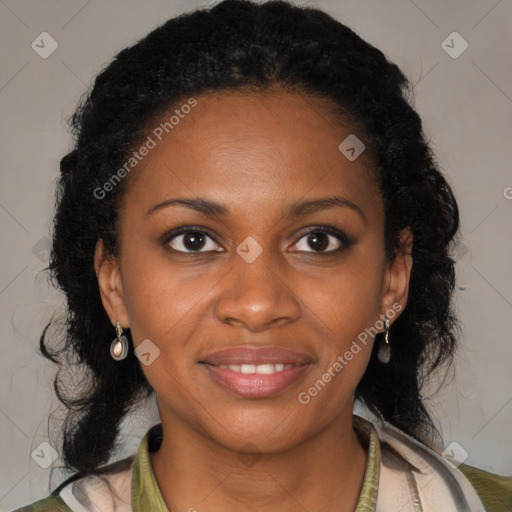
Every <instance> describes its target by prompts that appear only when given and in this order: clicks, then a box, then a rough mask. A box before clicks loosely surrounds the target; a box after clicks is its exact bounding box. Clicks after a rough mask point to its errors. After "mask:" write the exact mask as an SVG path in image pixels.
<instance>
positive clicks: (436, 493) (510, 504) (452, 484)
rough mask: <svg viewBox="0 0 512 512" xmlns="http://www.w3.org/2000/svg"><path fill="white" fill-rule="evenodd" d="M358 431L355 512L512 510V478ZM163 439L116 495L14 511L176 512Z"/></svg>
mask: <svg viewBox="0 0 512 512" xmlns="http://www.w3.org/2000/svg"><path fill="white" fill-rule="evenodd" d="M353 425H354V429H355V430H356V432H357V433H358V435H359V436H360V439H361V440H362V442H363V443H364V444H365V445H366V447H367V452H368V459H367V465H366V470H365V474H364V479H363V484H362V487H361V491H360V496H359V500H358V503H357V506H356V509H355V512H416V511H418V510H420V511H422V512H452V511H453V512H508V511H512V477H502V476H499V475H494V474H492V473H489V472H487V471H482V470H479V469H477V468H473V467H471V466H467V465H464V464H462V465H460V466H459V468H455V467H453V466H452V465H451V464H450V463H448V462H447V461H446V460H445V459H443V457H441V456H440V455H439V454H437V453H436V452H434V451H433V450H430V449H429V448H427V447H426V446H424V445H423V444H421V443H419V442H417V441H416V440H414V439H413V438H411V437H410V436H408V435H407V434H405V433H404V432H402V431H400V430H398V429H397V428H395V427H393V426H392V425H390V424H389V423H386V422H377V421H372V422H370V421H368V420H366V419H364V418H361V417H360V416H357V415H354V416H353ZM161 436H162V430H161V425H155V426H154V427H152V428H151V429H150V430H149V431H148V432H147V433H146V435H145V436H144V437H143V439H142V441H141V443H140V445H139V448H138V450H137V454H136V455H135V456H134V457H132V458H131V459H130V460H129V461H127V462H129V465H128V467H127V468H126V469H124V470H123V471H120V472H118V473H116V474H112V475H108V476H107V480H108V482H109V483H110V484H111V486H112V488H113V490H114V491H115V493H113V492H111V491H110V490H109V489H108V487H107V486H106V485H105V484H104V483H103V482H102V480H100V479H99V478H98V477H86V478H82V479H80V480H77V481H75V482H73V483H70V484H68V485H66V486H65V487H64V488H63V489H62V490H61V491H60V492H56V491H54V493H52V494H51V495H50V496H49V497H48V498H45V499H43V500H40V501H38V502H35V503H33V504H32V505H27V506H25V507H21V508H19V509H17V510H16V511H14V512H49V511H52V512H69V511H70V510H71V511H73V512H85V511H88V512H90V511H93V512H110V511H116V512H130V511H133V512H149V511H150V512H168V509H167V507H166V505H165V502H164V500H163V498H162V495H161V493H160V489H159V488H158V484H157V482H156V479H155V476H154V474H153V470H152V468H151V462H150V456H149V454H150V452H153V451H156V450H158V448H159V446H160V442H161ZM115 494H117V495H118V497H116V496H115ZM333 512H335V508H333Z"/></svg>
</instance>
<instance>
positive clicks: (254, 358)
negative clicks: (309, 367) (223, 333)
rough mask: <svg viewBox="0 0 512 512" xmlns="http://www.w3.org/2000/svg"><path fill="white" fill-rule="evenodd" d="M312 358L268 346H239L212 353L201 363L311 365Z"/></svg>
mask: <svg viewBox="0 0 512 512" xmlns="http://www.w3.org/2000/svg"><path fill="white" fill-rule="evenodd" d="M312 361H313V360H312V358H311V356H309V355H308V354H305V353H303V352H297V351H295V350H290V349H286V348H283V347H277V346H275V345H272V346H270V345H267V346H265V347H248V346H239V347H232V348H226V349H223V350H218V351H216V352H212V353H210V354H208V355H207V356H206V357H204V358H203V359H202V360H201V361H200V362H201V363H208V364H212V365H215V366H218V365H220V364H228V365H229V364H256V365H258V364H264V363H270V364H278V363H281V364H309V363H311V362H312Z"/></svg>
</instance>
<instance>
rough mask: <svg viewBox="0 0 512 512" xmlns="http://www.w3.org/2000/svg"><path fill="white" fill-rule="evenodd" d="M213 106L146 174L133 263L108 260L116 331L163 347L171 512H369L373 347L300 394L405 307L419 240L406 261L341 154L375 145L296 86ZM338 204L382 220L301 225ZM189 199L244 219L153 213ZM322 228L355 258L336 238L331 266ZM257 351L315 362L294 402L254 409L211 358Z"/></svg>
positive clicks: (165, 489) (370, 194)
mask: <svg viewBox="0 0 512 512" xmlns="http://www.w3.org/2000/svg"><path fill="white" fill-rule="evenodd" d="M196 99H197V101H198V104H197V106H196V107H195V108H194V109H193V110H192V111H191V112H190V113H189V114H188V115H187V116H184V118H183V119H181V120H180V122H179V124H178V125H177V126H175V127H174V129H173V131H172V132H170V133H169V135H168V136H166V137H165V138H164V139H163V140H162V141H160V142H158V144H157V146H156V147H155V148H154V149H152V150H151V151H150V153H149V154H148V155H147V156H146V157H145V158H144V159H143V160H142V161H141V162H140V163H139V164H138V166H137V168H136V170H134V171H133V174H132V175H130V177H129V180H130V181H129V183H128V186H127V190H126V193H125V196H124V200H123V203H122V205H121V209H120V212H119V213H120V215H119V229H120V257H119V260H117V259H115V258H112V257H109V256H110V255H109V254H107V253H106V252H105V250H104V248H103V244H102V242H101V240H99V241H98V244H97V247H96V254H95V269H96V274H97V277H98V282H99V285H100V291H101V297H102V301H103V304H104V307H105V310H106V311H107V313H108V315H109V317H110V319H111V321H112V325H115V323H116V321H119V322H120V323H121V326H122V327H123V328H128V327H129V328H130V329H131V334H132V337H133V340H134V345H135V346H138V345H139V344H140V343H141V342H142V341H143V340H145V339H150V340H151V342H152V343H154V344H155V345H156V346H157V347H158V348H159V350H160V355H159V356H158V357H157V358H156V359H155V360H154V361H153V362H152V363H151V364H150V365H148V366H145V365H143V366H142V368H143V370H144V372H145V375H146V376H147V379H148V380H149V382H150V383H151V385H152V386H153V389H154V390H155V392H156V395H157V403H158V408H159V412H160V418H161V422H162V427H163V432H164V439H163V442H162V446H161V448H160V450H159V451H158V452H156V453H155V454H153V455H152V458H151V464H152V467H153V471H154V474H155V477H156V479H157V482H158V485H159V487H160V489H161V492H162V496H163V498H164V500H165V502H166V504H167V506H168V508H169V509H170V510H171V511H178V510H189V509H191V507H194V508H195V509H197V510H198V511H201V512H202V511H208V512H214V511H226V510H240V509H243V510H247V511H253V510H254V511H256V510H258V511H267V510H268V511H270V510H272V511H275V510H280V511H283V512H286V511H292V510H293V511H296V510H308V511H317V512H320V511H332V510H334V507H333V503H336V507H335V509H336V510H340V511H353V510H354V508H355V506H356V503H357V500H358V496H359V492H360V489H361V485H362V482H363V476H364V471H365V467H366V462H367V452H366V448H365V446H364V444H363V443H362V442H361V441H360V440H359V438H358V436H357V435H356V433H355V431H354V430H353V428H352V410H353V405H354V392H355V389H356V386H357V384H358V382H359V381H360V379H361V378H362V376H363V374H364V371H365V369H366V366H367V364H368V360H369V357H370V353H371V345H372V342H373V339H370V342H369V343H368V344H367V346H366V347H365V346H362V350H361V351H360V352H359V353H358V354H357V355H355V356H354V358H353V359H352V360H351V361H350V362H349V364H347V365H346V366H345V367H344V368H343V370H342V371H341V372H340V373H339V374H337V375H336V377H335V378H333V379H332V380H331V382H329V383H328V384H327V385H326V386H325V388H324V389H322V391H321V392H319V393H318V395H317V396H315V397H313V398H312V399H311V401H310V402H309V403H308V404H301V403H300V402H299V401H298V399H297V397H298V394H299V393H300V392H302V391H307V390H308V388H310V387H311V386H312V384H313V383H314V382H315V381H316V380H317V379H319V378H321V377H322V375H323V374H324V373H325V372H326V371H327V370H328V369H329V368H330V367H332V364H333V362H334V361H335V360H336V357H337V356H338V355H342V354H344V353H345V352H346V351H347V350H348V348H349V347H350V345H351V343H352V342H353V340H355V339H356V338H357V336H358V334H359V333H361V332H362V331H364V330H365V328H368V327H370V326H374V325H375V322H376V321H377V320H379V319H380V318H382V316H381V315H383V314H385V313H386V311H388V310H390V308H391V307H392V305H393V304H395V305H396V304H399V305H400V306H401V308H402V309H403V308H404V307H405V305H406V302H407V292H408V287H409V278H410V271H411V266H412V257H411V256H410V252H411V246H412V235H411V233H410V231H409V229H405V230H404V231H403V232H402V241H403V248H402V250H401V251H399V253H398V255H397V256H396V258H395V259H394V260H392V261H388V260H387V258H386V255H385V252H384V209H383V203H382V198H381V195H380V193H379V190H378V188H377V186H376V185H375V182H374V181H373V180H372V175H371V172H370V170H369V166H370V165H371V162H370V160H369V158H368V157H367V155H366V154H365V153H363V154H362V155H361V156H360V157H358V158H357V159H356V160H354V161H349V160H348V159H347V158H346V157H345V156H344V155H343V154H342V153H341V152H340V151H339V149H338V145H339V144H340V142H341V141H343V140H344V139H345V138H346V137H347V136H348V135H349V134H350V133H356V134H357V132H355V131H354V129H351V128H350V126H349V125H348V124H346V123H345V124H344V123H340V122H336V121H335V118H334V117H333V116H332V115H331V114H330V112H329V110H328V103H326V101H324V100H321V99H318V98H315V97H312V96H306V95H305V94H299V93H294V92H287V91H284V90H274V91H271V92H270V93H268V94H266V95H258V94H255V93H251V94H243V93H240V92H232V91H231V92H223V93H217V94H215V95H212V94H205V95H201V96H197V97H196ZM173 110H174V109H170V113H171V114H172V112H173ZM169 115H170V114H169ZM168 117H169V116H163V119H168ZM249 120H250V122H249ZM159 122H160V121H159ZM156 125H158V122H157V123H156V124H155V126H156ZM360 138H361V139H362V138H363V136H362V135H361V134H360ZM332 195H339V196H343V197H344V198H346V199H348V200H350V201H352V202H353V203H355V204H356V205H357V206H358V208H359V209H360V210H361V211H362V213H363V215H364V217H365V219H363V217H362V216H361V215H360V214H359V213H357V211H355V210H353V209H351V208H349V207H330V208H325V209H322V210H320V211H317V212H312V213H311V212H310V213H306V214H304V215H302V216H300V217H296V218H287V217H285V216H284V215H283V212H284V210H285V208H286V206H287V205H288V204H290V203H292V202H294V201H299V200H304V199H306V200H310V199H316V198H321V197H326V196H332ZM177 197H180V198H183V197H187V198H189V197H204V198H208V199H210V200H214V201H217V202H220V203H223V204H225V205H226V207H227V208H229V212H230V213H229V214H227V215H222V216H220V215H205V214H203V213H199V212H197V211H195V210H193V209H190V208H187V207H185V206H172V207H167V208H162V209H160V210H158V211H156V212H155V213H153V214H151V215H148V214H147V212H148V210H149V209H150V208H151V207H153V206H154V205H156V204H158V203H161V202H163V201H166V200H168V199H171V198H177ZM320 225H327V226H331V227H333V228H336V229H338V230H341V231H342V232H344V233H346V234H347V235H349V236H351V237H353V238H354V239H355V243H354V244H353V245H351V246H348V247H345V248H343V247H344V245H343V243H342V242H339V241H338V240H337V239H336V237H335V236H333V235H330V234H325V235H324V237H325V238H324V239H325V244H326V246H325V248H324V249H321V250H324V251H326V250H327V251H331V250H333V249H336V248H338V247H339V246H341V247H342V248H343V250H342V251H340V252H331V253H329V254H320V253H319V252H318V249H316V251H315V246H314V244H313V245H312V244H311V243H310V242H308V240H310V238H309V237H308V236H307V234H308V232H310V231H315V229H314V228H315V227H318V226H320ZM181 226H201V227H202V228H204V229H206V230H207V231H209V233H210V234H211V238H209V237H207V238H206V239H205V243H204V245H203V246H202V247H201V248H200V251H202V252H200V253H199V254H197V251H196V253H193V252H191V249H190V244H189V246H188V248H187V246H186V245H184V242H185V240H184V238H186V237H183V236H177V237H176V238H174V240H173V241H171V242H169V243H168V244H167V246H165V245H164V244H163V243H162V240H161V239H162V237H163V236H164V235H165V234H166V233H167V232H168V231H169V230H170V229H172V228H176V227H181ZM248 236H250V237H253V238H254V239H255V240H256V241H257V242H258V243H259V244H260V246H261V247H262V249H263V252H262V253H261V254H260V255H259V256H258V257H257V258H256V260H255V261H253V262H252V263H247V262H246V261H245V260H244V259H242V258H241V257H240V256H239V254H238V253H237V252H236V248H237V246H238V245H239V244H241V242H242V241H244V240H245V239H246V238H247V237H248ZM324 239H322V240H324ZM327 243H328V244H329V245H328V246H327ZM171 244H172V245H171ZM172 248H174V249H175V251H174V252H173V251H172ZM215 249H221V250H220V251H215ZM187 250H188V251H189V252H186V251H187ZM178 251H183V252H178ZM397 317H398V314H397V315H396V316H395V318H394V320H396V318H397ZM381 330H383V329H381ZM390 341H391V344H392V339H391V340H390ZM243 344H248V345H252V346H263V345H279V346H281V347H285V348H292V349H294V350H298V351H300V352H304V353H307V354H309V355H310V356H311V358H312V359H313V361H314V362H313V364H312V365H311V366H310V368H309V369H308V370H307V371H306V372H305V373H304V374H303V375H302V377H301V378H300V379H299V381H298V382H296V383H295V384H294V385H292V386H291V387H289V388H287V389H285V390H283V391H281V392H280V393H278V394H277V395H274V396H272V397H269V398H260V399H250V398H244V397H240V396H237V395H235V394H233V393H232V392H230V391H229V390H226V389H225V388H223V387H221V386H220V385H219V384H217V383H216V382H215V381H213V380H212V379H211V378H210V377H209V374H208V372H207V371H206V370H205V368H204V367H203V366H202V365H200V364H199V363H198V361H200V360H201V358H202V357H204V356H205V355H206V354H208V353H209V352H212V351H214V350H219V349H222V348H226V347H233V346H239V345H243ZM131 356H133V354H132V355H131Z"/></svg>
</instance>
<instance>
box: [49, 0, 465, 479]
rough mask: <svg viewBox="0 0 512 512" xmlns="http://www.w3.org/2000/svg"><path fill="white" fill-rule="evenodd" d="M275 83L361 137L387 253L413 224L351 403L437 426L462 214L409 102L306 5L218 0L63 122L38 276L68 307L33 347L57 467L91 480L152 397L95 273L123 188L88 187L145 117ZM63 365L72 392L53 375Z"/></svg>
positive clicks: (390, 76)
mask: <svg viewBox="0 0 512 512" xmlns="http://www.w3.org/2000/svg"><path fill="white" fill-rule="evenodd" d="M274 86H277V87H282V88H285V89H288V90H290V91H299V92H300V93H303V94H304V96H305V97H306V98H307V97H308V95H312V96H313V95H314V96H315V97H320V98H323V99H326V100H329V101H328V103H329V104H330V105H331V109H332V114H333V115H334V116H337V118H338V119H340V120H341V121H342V122H347V121H348V122H349V123H350V124H351V125H352V126H355V127H357V130H358V131H357V133H358V135H359V134H360V135H361V137H360V138H362V139H363V140H364V141H365V144H366V153H367V154H368V155H371V160H372V162H373V166H372V167H373V168H372V170H373V176H374V178H375V179H376V181H377V182H378V185H379V187H380V191H381V193H382V198H383V202H384V208H385V233H384V235H385V242H386V253H387V254H388V256H389V257H391V258H392V257H393V256H394V255H395V254H396V251H397V249H399V248H400V240H399V237H398V235H399V233H400V231H401V230H402V229H403V228H405V227H410V229H411V232H412V234H413V237H414V243H413V248H412V256H413V267H412V271H411V279H410V287H409V296H408V303H407V306H406V307H405V309H404V310H403V312H402V314H401V315H400V316H399V317H398V319H397V320H396V321H395V322H394V323H393V325H392V327H391V330H390V338H391V340H392V355H391V360H390V362H389V364H387V365H383V364H381V363H379V361H378V359H377V357H376V350H375V348H376V347H377V345H378V343H375V347H374V350H373V352H372V355H371V358H370V362H369V365H368V367H367V370H366V372H365V374H364V376H363V378H362V380H361V381H360V383H359V385H358V387H357V389H356V398H359V399H360V400H362V401H363V402H364V403H365V404H366V405H367V407H368V408H369V409H370V410H371V411H372V412H373V413H374V414H376V415H377V416H378V417H381V418H383V419H385V420H386V421H388V422H390V423H391V424H393V425H395V426H396V427H398V428H400V429H402V430H403V431H405V432H406V433H408V434H410V435H411V436H413V437H414V438H416V439H419V440H422V441H423V442H427V441H426V440H428V439H429V436H431V435H432V433H433V432H435V431H436V429H435V426H434V422H433V421H432V419H431V417H430V415H429V413H428V411H427V408H426V406H425V403H424V398H422V396H421V391H422V388H423V384H424V382H425V380H426V377H428V376H430V375H431V374H432V372H433V371H434V370H436V369H438V368H440V367H441V366H444V365H443V364H442V363H446V362H451V360H452V358H453V354H454V351H455V348H456V342H457V337H458V336H457V335H456V333H455V331H456V330H457V329H458V328H459V321H458V319H457V318H456V316H455V314H454V312H453V309H452V307H453V304H452V293H453V290H454V286H455V270H454V266H455V261H454V259H452V257H451V253H450V249H451V246H452V244H454V243H455V242H456V240H455V235H456V234H457V231H458V229H459V211H458V207H457V203H456V201H455V198H454V195H453V193H452V190H451V188H450V186H449V184H448V183H447V181H446V179H445V177H444V176H443V174H442V172H441V170H440V168H439V165H438V164H437V163H436V161H435V156H434V154H433V151H432V149H431V148H430V146H429V143H428V141H427V140H426V137H425V134H424V131H423V128H422V123H421V119H420V117H419V115H418V114H417V113H416V111H415V110H414V109H413V107H412V106H411V105H410V102H409V100H408V98H409V97H410V93H411V89H412V87H411V84H410V82H409V81H408V79H407V78H406V77H405V76H404V74H403V73H402V72H401V70H400V69H399V68H398V66H397V65H396V64H394V63H392V62H390V61H389V60H388V59H387V58H386V56H385V55H384V54H383V53H382V51H380V50H378V49H377V48H375V47H373V46H372V45H370V44H369V43H367V42H365V41H364V40H363V39H362V38H361V37H359V36H358V35H357V34H356V33H355V32H354V31H353V30H352V29H350V28H348V27H347V26H345V25H343V24H342V23H340V22H339V21H337V20H335V19H334V18H332V17H331V16H329V15H328V14H326V13H324V12H322V11H320V10H318V9H314V8H306V7H298V6H293V5H291V4H289V3H288V2H286V1H279V0H273V1H269V2H266V3H263V4H256V3H253V2H251V1H249V0H225V1H222V2H220V3H218V4H216V5H215V6H213V7H212V8H209V9H202V10H196V11H194V12H192V13H186V14H183V15H180V16H178V17H176V18H173V19H170V20H168V21H167V22H165V23H164V24H162V25H161V26H159V27H157V28H156V29H155V30H153V31H152V32H151V33H149V34H148V35H147V36H146V37H144V38H143V39H142V40H140V41H138V42H137V43H136V44H134V45H133V46H131V47H129V48H126V49H124V50H122V51H121V52H120V53H119V54H118V55H117V56H116V57H115V58H114V60H113V61H112V62H111V63H110V64H109V65H108V66H107V67H106V68H105V69H103V70H102V71H101V72H100V73H99V75H98V76H97V77H96V80H95V82H94V86H93V87H92V90H91V91H90V92H89V93H88V94H86V95H84V96H83V97H82V100H81V102H80V104H79V106H78V108H77V110H76V112H75V113H74V114H73V115H72V117H71V118H70V125H71V130H72V133H73V135H74V141H75V143H74V149H73V150H72V151H71V152H70V153H69V154H67V155H66V156H64V157H63V158H62V160H61V162H60V171H61V174H60V177H59V179H58V183H57V193H56V196H57V201H56V210H55V218H54V232H53V245H52V249H51V255H50V263H49V267H48V270H49V274H50V276H51V279H52V283H53V284H54V285H55V286H57V287H59V288H60V289H61V290H62V291H63V292H64V294H65V296H66V299H67V307H68V309H67V317H66V319H65V321H66V323H65V329H66V332H65V337H64V339H63V340H61V342H62V345H61V346H60V347H57V346H54V347H53V348H50V344H47V343H46V341H45V338H47V337H48V336H47V329H48V327H49V326H50V325H51V324H52V320H50V322H49V323H48V325H46V327H45V329H44V331H43V333H42V335H41V340H40V347H41V351H42V353H43V354H44V355H45V356H46V357H48V358H50V359H52V360H53V361H54V362H56V363H57V364H59V366H60V370H59V372H58V373H57V376H56V378H55V383H54V387H55V390H56V393H57V396H58V397H59V399H60V400H61V402H63V403H64V404H65V406H66V407H67V409H68V414H67V417H66V420H65V422H64V426H63V430H62V437H63V441H62V442H63V445H62V458H63V462H64V464H65V467H66V468H67V469H68V470H71V471H78V473H77V474H81V475H85V474H92V473H101V471H102V467H103V466H104V465H105V464H106V463H107V462H108V461H109V460H110V459H111V457H112V455H113V454H114V453H115V450H116V441H117V438H118V435H119V432H120V424H121V421H122V419H123V418H124V417H125V416H126V414H127V413H128V412H129V411H130V410H131V409H132V408H133V406H134V405H135V404H136V403H137V402H138V401H139V400H140V399H142V398H147V397H149V396H151V394H152V393H153V390H152V388H151V386H150V385H149V383H148V381H147V380H146V378H145V376H144V373H143V371H142V369H141V366H140V363H139V361H138V360H137V358H135V357H133V356H131V357H128V358H126V359H125V360H123V361H121V362H116V361H113V360H112V358H111V357H110V354H109V345H110V342H111V340H112V338H113V336H114V330H113V327H112V324H111V322H110V319H109V318H108V316H107V314H106V312H105V310H104V308H103V305H102V302H101V299H100V293H99V288H98V282H97V278H96V274H95V270H94V266H93V257H94V250H95V245H96V242H97V240H98V239H100V238H101V239H102V240H103V241H104V243H105V246H106V249H107V250H108V251H109V253H111V254H112V255H115V256H118V254H119V251H118V248H119V244H118V236H117V233H118V231H117V229H116V221H117V216H116V212H117V210H118V206H119V204H120V201H121V199H122V196H123V190H125V187H126V184H127V182H128V181H129V180H128V179H124V180H122V181H121V182H120V183H119V184H118V185H117V186H116V187H115V188H114V190H113V191H112V192H110V193H109V194H107V195H106V197H104V198H102V199H101V200H99V199H97V198H96V195H95V194H94V191H95V190H96V189H97V188H98V187H101V186H102V185H103V184H104V183H105V182H107V181H108V180H109V179H110V178H111V177H112V176H113V174H114V173H115V172H116V170H118V169H119V168H121V167H122V165H123V162H125V161H126V160H127V158H129V157H130V155H131V153H132V152H133V150H134V148H137V147H138V144H140V141H141V140H145V138H146V137H147V134H148V131H147V129H148V126H151V122H152V121H153V120H155V119H158V118H159V116H161V115H163V113H164V112H167V111H168V110H169V109H170V108H171V107H172V106H173V105H177V104H178V103H179V102H180V101H181V100H182V99H183V98H186V97H190V96H192V95H198V94H204V93H215V92H216V91H223V90H224V91H228V90H249V91H251V90H252V91H261V92H265V91H269V90H271V88H272V87H274ZM132 174H133V173H132ZM130 178H131V176H130ZM127 334H128V338H129V341H130V343H132V340H131V337H130V333H129V331H127ZM377 336H381V334H379V335H377ZM379 339H380V338H377V341H378V340H379ZM70 368H72V369H75V370H78V369H81V370H85V376H84V374H83V373H75V370H73V371H71V372H69V369H70ZM65 370H68V371H67V374H68V375H69V374H71V375H72V376H74V379H72V380H74V382H72V381H69V379H68V378H63V377H64V374H62V372H63V371H64V372H65ZM65 373H66V372H65Z"/></svg>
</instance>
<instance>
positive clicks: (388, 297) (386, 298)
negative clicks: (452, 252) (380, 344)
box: [381, 227, 413, 320]
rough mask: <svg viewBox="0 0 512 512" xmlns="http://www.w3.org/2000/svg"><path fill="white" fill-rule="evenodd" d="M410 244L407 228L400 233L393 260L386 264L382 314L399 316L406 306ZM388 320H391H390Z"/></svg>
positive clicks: (409, 234)
mask: <svg viewBox="0 0 512 512" xmlns="http://www.w3.org/2000/svg"><path fill="white" fill-rule="evenodd" d="M412 244H413V235H412V233H411V230H410V228H409V227H407V228H404V229H403V230H402V231H401V232H400V247H399V248H398V250H397V253H396V255H395V258H394V259H393V260H392V261H390V262H389V263H388V266H387V269H386V276H385V279H384V288H383V295H382V299H381V311H382V312H383V314H384V313H385V312H386V311H388V310H391V311H394V312H395V313H398V314H397V315H394V318H395V320H396V318H398V316H399V314H400V312H401V311H403V309H404V308H405V306H406V304H407V297H408V295H409V282H410V277H411V269H412V263H413V261H412V255H411V254H412ZM390 320H392V319H391V318H390Z"/></svg>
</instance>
